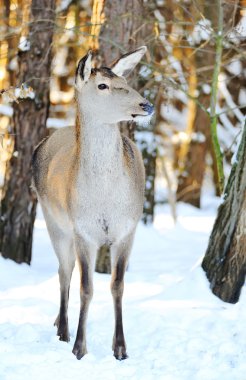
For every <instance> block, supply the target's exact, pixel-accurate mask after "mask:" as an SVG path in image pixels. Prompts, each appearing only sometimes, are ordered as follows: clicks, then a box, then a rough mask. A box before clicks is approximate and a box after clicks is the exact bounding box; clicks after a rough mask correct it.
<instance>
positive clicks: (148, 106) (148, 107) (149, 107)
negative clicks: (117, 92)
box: [139, 101, 154, 115]
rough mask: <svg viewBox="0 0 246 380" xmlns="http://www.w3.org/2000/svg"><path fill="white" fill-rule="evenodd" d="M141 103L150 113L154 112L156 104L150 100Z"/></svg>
mask: <svg viewBox="0 0 246 380" xmlns="http://www.w3.org/2000/svg"><path fill="white" fill-rule="evenodd" d="M139 105H140V107H142V109H143V110H144V111H145V112H148V114H149V115H151V114H152V113H153V112H154V106H153V104H151V103H150V102H147V101H146V102H145V103H140V104H139Z"/></svg>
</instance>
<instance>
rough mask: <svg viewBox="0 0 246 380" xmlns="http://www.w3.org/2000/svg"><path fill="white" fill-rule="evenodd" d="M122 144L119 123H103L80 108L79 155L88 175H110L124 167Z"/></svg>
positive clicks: (78, 127) (81, 164) (78, 126)
mask: <svg viewBox="0 0 246 380" xmlns="http://www.w3.org/2000/svg"><path fill="white" fill-rule="evenodd" d="M122 145H123V144H122V139H121V134H120V131H119V127H118V126H117V125H115V124H103V123H101V122H100V120H98V118H93V116H92V117H91V116H90V115H87V114H86V113H83V112H82V111H81V110H79V122H78V125H77V146H78V155H79V161H80V166H81V168H83V172H85V173H86V174H87V177H88V175H92V176H95V175H96V176H105V175H106V174H107V175H109V174H112V173H115V172H116V171H117V169H119V168H120V167H122Z"/></svg>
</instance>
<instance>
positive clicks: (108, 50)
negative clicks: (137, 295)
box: [93, 0, 156, 273]
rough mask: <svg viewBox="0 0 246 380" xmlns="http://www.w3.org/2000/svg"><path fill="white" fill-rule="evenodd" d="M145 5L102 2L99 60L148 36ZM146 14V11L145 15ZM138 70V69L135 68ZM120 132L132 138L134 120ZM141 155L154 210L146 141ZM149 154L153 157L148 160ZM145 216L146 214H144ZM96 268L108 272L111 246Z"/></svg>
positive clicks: (136, 83)
mask: <svg viewBox="0 0 246 380" xmlns="http://www.w3.org/2000/svg"><path fill="white" fill-rule="evenodd" d="M97 3H98V1H97V0H96V1H95V2H94V8H93V9H94V10H95V12H96V11H97V12H100V9H101V8H100V7H99V4H98V6H97ZM145 7H146V6H144V3H143V0H126V1H117V0H113V1H108V0H105V2H104V9H103V11H104V15H105V22H104V24H103V25H102V27H101V30H100V33H99V36H98V38H99V61H100V64H102V65H105V66H108V65H110V64H111V63H112V62H113V61H114V60H116V59H117V58H119V57H120V55H122V54H124V53H126V52H128V51H131V50H134V49H136V48H137V47H139V46H141V45H143V43H144V42H145V41H144V40H145V37H146V36H148V38H149V37H150V36H151V28H153V25H151V23H149V22H148V21H149V20H148V18H147V17H146V9H145ZM148 16H149V15H148ZM94 19H95V18H94ZM136 70H138V69H136ZM129 82H130V84H131V86H133V87H134V88H136V89H138V90H141V88H142V87H143V86H144V84H145V83H143V81H142V82H140V80H139V76H138V75H136V74H135V75H134V73H133V74H132V75H131V76H130V78H129ZM120 129H121V132H122V133H124V134H125V135H127V136H128V137H130V138H131V139H134V129H135V125H134V123H125V122H122V123H120ZM142 147H143V155H145V156H146V157H145V158H146V159H145V164H146V163H148V167H146V177H147V178H148V177H149V181H148V184H149V186H148V188H147V189H146V198H147V202H146V203H145V204H146V206H147V208H146V211H147V213H148V214H149V213H151V214H153V203H154V202H153V196H154V179H155V159H156V154H155V155H153V158H152V157H149V156H150V154H149V149H147V147H146V144H144V142H143V144H142ZM151 158H152V160H151ZM146 220H147V217H146ZM148 220H149V218H148ZM96 271H97V272H100V273H110V250H109V248H107V247H105V246H103V247H102V248H101V249H100V250H99V254H98V260H97V263H96Z"/></svg>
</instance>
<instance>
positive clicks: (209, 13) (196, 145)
mask: <svg viewBox="0 0 246 380" xmlns="http://www.w3.org/2000/svg"><path fill="white" fill-rule="evenodd" d="M198 3H199V6H200V8H199V9H200V10H201V11H203V14H204V16H205V17H206V18H207V19H209V20H211V22H212V25H213V27H214V28H215V29H216V25H217V13H216V8H215V7H211V5H210V4H204V2H201V1H199V2H198ZM204 50H205V51H204ZM190 60H191V67H193V70H191V74H192V76H195V77H196V81H195V83H196V89H194V88H193V82H191V83H190V87H191V89H192V92H191V93H189V94H190V95H191V96H194V92H198V94H199V95H198V97H197V103H196V104H195V101H192V100H190V101H189V102H190V103H193V105H192V107H191V106H190V107H189V108H188V111H189V116H188V122H189V124H188V139H189V145H188V148H187V151H186V155H185V158H184V161H183V162H181V167H180V169H181V172H180V175H179V178H178V187H177V200H179V201H183V202H187V203H190V204H192V205H194V206H196V207H200V201H201V189H202V184H203V179H204V173H205V169H206V155H207V153H208V151H209V146H210V143H211V137H210V136H211V134H210V118H209V115H208V114H207V113H206V112H205V110H207V109H208V108H209V105H210V92H209V88H210V89H211V79H212V76H213V66H214V63H215V51H214V46H213V45H211V43H207V44H206V45H205V48H204V49H203V48H199V47H197V51H196V53H195V56H194V53H193V56H192V57H191V59H190ZM204 68H205V70H204ZM201 70H204V71H203V74H202V73H201ZM194 97H195V96H194ZM215 169H216V167H215ZM215 178H217V175H215Z"/></svg>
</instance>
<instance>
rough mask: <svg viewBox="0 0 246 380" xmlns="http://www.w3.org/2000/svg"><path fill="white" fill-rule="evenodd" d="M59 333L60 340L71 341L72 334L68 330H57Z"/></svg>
mask: <svg viewBox="0 0 246 380" xmlns="http://www.w3.org/2000/svg"><path fill="white" fill-rule="evenodd" d="M57 335H58V336H59V340H61V341H62V342H69V341H70V336H69V332H68V331H63V332H61V331H59V330H58V331H57Z"/></svg>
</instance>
